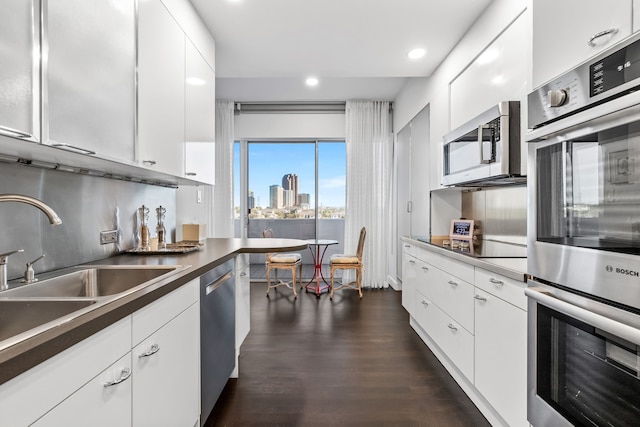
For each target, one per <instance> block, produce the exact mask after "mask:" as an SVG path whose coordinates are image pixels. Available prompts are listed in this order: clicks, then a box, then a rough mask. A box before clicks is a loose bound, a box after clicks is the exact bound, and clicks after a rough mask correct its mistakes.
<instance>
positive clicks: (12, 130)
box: [0, 0, 40, 142]
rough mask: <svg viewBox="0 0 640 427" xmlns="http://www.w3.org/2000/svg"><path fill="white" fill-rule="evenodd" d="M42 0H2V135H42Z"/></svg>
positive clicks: (36, 137) (31, 138)
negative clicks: (39, 54) (40, 4)
mask: <svg viewBox="0 0 640 427" xmlns="http://www.w3.org/2000/svg"><path fill="white" fill-rule="evenodd" d="M39 13H40V9H39V1H37V0H33V1H26V0H3V2H2V17H3V19H2V25H0V64H1V66H0V134H3V135H8V136H11V137H16V138H21V139H25V140H28V141H34V142H37V141H38V140H39V138H40V112H39V109H40V103H39V97H40V78H39V72H40V63H39V61H38V59H37V55H35V53H36V52H37V51H38V50H39V48H40V22H39Z"/></svg>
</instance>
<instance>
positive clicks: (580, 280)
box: [526, 35, 640, 426]
mask: <svg viewBox="0 0 640 427" xmlns="http://www.w3.org/2000/svg"><path fill="white" fill-rule="evenodd" d="M638 89H640V35H636V36H633V37H631V38H628V39H626V40H625V41H623V42H621V43H620V44H618V45H616V46H615V47H613V48H612V49H609V50H608V51H606V52H604V53H602V54H600V55H598V56H596V57H594V58H592V59H591V60H589V61H587V62H585V63H584V64H582V65H580V66H579V67H577V68H576V69H574V70H571V71H569V72H568V73H566V74H564V75H562V76H560V77H558V78H557V79H556V80H554V81H552V82H550V83H548V84H547V85H545V86H543V87H541V88H540V89H538V90H536V91H535V92H533V93H531V94H530V95H529V127H530V128H532V129H533V130H531V131H530V132H529V133H528V135H527V138H526V139H527V141H528V142H530V143H531V144H530V145H529V147H528V149H529V165H528V166H529V167H528V171H529V180H528V201H529V205H528V215H529V222H528V231H527V236H528V243H527V246H528V273H529V274H531V275H532V277H533V280H531V281H530V282H529V287H528V289H527V290H526V293H527V296H528V297H529V303H528V304H529V310H528V316H529V320H528V321H529V334H528V340H529V341H528V343H529V344H528V345H529V352H528V353H529V361H528V387H529V394H528V419H529V421H530V422H531V423H532V424H533V425H534V426H547V425H554V426H570V425H578V426H592V425H597V426H605V425H606V426H609V425H615V426H630V425H637V423H638V420H640V379H639V378H640V256H639V255H640V92H638Z"/></svg>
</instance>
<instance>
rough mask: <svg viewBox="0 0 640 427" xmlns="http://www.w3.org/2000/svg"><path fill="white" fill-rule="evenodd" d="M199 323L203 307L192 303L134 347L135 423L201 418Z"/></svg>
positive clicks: (162, 423)
mask: <svg viewBox="0 0 640 427" xmlns="http://www.w3.org/2000/svg"><path fill="white" fill-rule="evenodd" d="M199 324H200V306H199V304H193V305H191V306H190V307H189V308H188V309H187V310H185V311H183V312H182V313H180V314H179V315H178V316H177V317H176V318H174V319H173V320H171V321H170V322H169V323H167V324H166V325H164V326H163V327H162V328H160V329H159V330H158V331H157V332H155V333H153V334H152V335H151V336H150V337H149V338H147V339H146V340H144V341H142V342H141V343H140V344H138V345H137V346H136V347H134V349H133V350H132V358H133V407H132V408H133V425H134V426H136V427H145V426H148V427H156V426H191V425H193V423H194V421H196V420H197V419H198V416H199V414H200V388H199V381H200V330H199V328H198V327H197V326H198V325H199ZM112 425H117V424H112Z"/></svg>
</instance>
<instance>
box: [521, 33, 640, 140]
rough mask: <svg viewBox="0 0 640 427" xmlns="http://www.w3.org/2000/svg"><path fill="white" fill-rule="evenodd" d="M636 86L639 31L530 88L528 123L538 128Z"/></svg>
mask: <svg viewBox="0 0 640 427" xmlns="http://www.w3.org/2000/svg"><path fill="white" fill-rule="evenodd" d="M638 87H640V33H639V34H635V35H633V36H631V37H629V38H627V39H625V40H623V41H621V42H620V43H618V44H616V45H615V46H613V47H611V48H610V49H608V50H606V51H605V52H603V53H600V54H598V55H597V56H594V57H593V58H591V59H589V60H588V61H586V62H584V63H582V64H581V65H579V66H577V67H576V68H574V69H572V70H570V71H568V72H566V73H565V74H563V75H561V76H559V77H557V78H556V79H554V80H552V81H550V82H548V83H547V84H545V85H544V86H542V87H540V88H538V89H536V90H535V91H533V92H531V93H530V94H529V96H528V104H529V123H528V127H529V129H535V128H538V127H540V126H542V125H545V124H547V123H550V122H553V121H555V120H557V119H560V118H562V117H565V116H568V115H570V114H572V113H576V112H579V111H582V110H583V109H585V108H587V107H590V106H594V105H597V104H600V103H602V102H604V101H607V100H610V99H612V98H616V97H620V96H624V95H626V94H628V93H630V92H631V91H633V90H636V89H637V88H638Z"/></svg>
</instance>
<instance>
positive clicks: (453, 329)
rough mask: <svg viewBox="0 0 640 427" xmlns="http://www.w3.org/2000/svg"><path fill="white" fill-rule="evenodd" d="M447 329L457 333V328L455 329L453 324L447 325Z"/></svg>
mask: <svg viewBox="0 0 640 427" xmlns="http://www.w3.org/2000/svg"><path fill="white" fill-rule="evenodd" d="M447 327H448V328H449V329H451V330H452V331H457V330H458V328H456V327H455V326H454V325H453V323H449V324H448V325H447Z"/></svg>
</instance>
